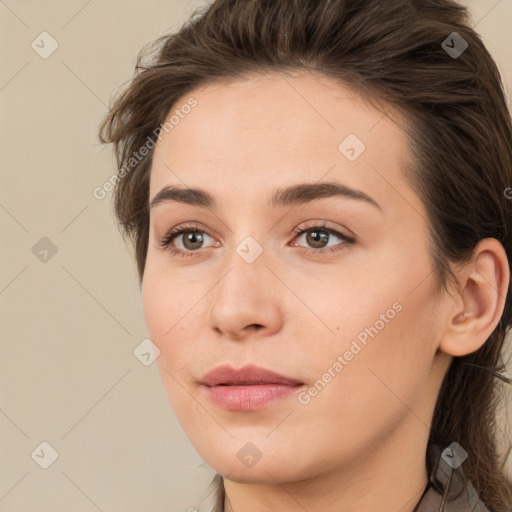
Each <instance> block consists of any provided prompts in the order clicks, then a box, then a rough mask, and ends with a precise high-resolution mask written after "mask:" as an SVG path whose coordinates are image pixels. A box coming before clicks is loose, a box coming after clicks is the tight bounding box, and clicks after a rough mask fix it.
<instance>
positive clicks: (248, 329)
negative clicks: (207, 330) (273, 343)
mask: <svg viewBox="0 0 512 512" xmlns="http://www.w3.org/2000/svg"><path fill="white" fill-rule="evenodd" d="M280 285H281V284H280V282H279V280H278V279H277V278H276V277H275V275H274V274H273V273H272V272H271V271H270V270H269V268H268V267H267V265H266V260H265V258H264V257H263V254H262V255H261V256H260V257H259V258H258V259H256V261H253V262H252V263H247V262H246V261H244V260H243V259H242V258H241V257H240V256H239V255H238V254H237V253H236V252H235V251H234V254H233V255H232V257H231V258H230V260H229V262H228V270H227V272H225V273H224V277H223V278H221V279H220V281H219V282H218V284H217V286H216V287H215V288H214V290H213V291H212V294H211V299H210V300H211V307H210V311H209V322H210V325H211V327H212V328H213V329H214V330H215V331H216V333H217V334H218V335H224V336H225V337H227V338H229V339H232V340H236V341H242V340H244V339H247V338H254V337H256V338H261V337H266V336H270V335H272V334H274V333H276V332H278V331H279V330H280V329H281V327H282V322H283V311H282V307H283V304H282V303H281V301H280V294H279V293H278V290H279V286H280ZM281 286H282V285H281ZM276 292H277V293H276Z"/></svg>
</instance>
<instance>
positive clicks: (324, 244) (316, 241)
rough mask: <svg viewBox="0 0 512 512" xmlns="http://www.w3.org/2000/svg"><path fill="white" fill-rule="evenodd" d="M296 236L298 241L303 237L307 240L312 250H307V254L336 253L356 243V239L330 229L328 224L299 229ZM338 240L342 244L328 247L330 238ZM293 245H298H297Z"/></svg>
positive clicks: (295, 232)
mask: <svg viewBox="0 0 512 512" xmlns="http://www.w3.org/2000/svg"><path fill="white" fill-rule="evenodd" d="M294 234H295V235H297V236H296V239H300V238H301V237H304V238H305V241H306V243H307V244H309V245H310V246H312V247H310V248H307V251H305V252H307V253H313V254H317V253H327V252H336V251H340V250H341V249H343V247H344V246H347V245H350V244H353V243H354V242H355V238H353V237H352V236H349V235H345V234H343V233H341V232H340V231H338V230H336V229H333V228H330V227H328V226H327V225H326V224H321V225H314V226H311V227H309V226H306V227H300V226H299V227H298V228H297V229H296V230H295V231H294ZM333 236H334V237H335V238H338V239H339V240H341V243H338V244H335V245H331V246H329V245H328V242H329V241H330V238H332V237H333ZM292 245H294V246H295V245H296V244H295V243H294V244H292Z"/></svg>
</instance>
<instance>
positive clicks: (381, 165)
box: [150, 73, 411, 199]
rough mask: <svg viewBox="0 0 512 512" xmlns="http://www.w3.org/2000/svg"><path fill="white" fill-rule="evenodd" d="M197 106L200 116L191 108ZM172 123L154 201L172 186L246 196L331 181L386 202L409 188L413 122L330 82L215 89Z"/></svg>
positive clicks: (258, 82)
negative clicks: (405, 173) (408, 127)
mask: <svg viewBox="0 0 512 512" xmlns="http://www.w3.org/2000/svg"><path fill="white" fill-rule="evenodd" d="M191 98H193V100H194V101H195V102H196V103H195V106H194V108H192V109H189V108H183V106H184V105H186V104H187V103H190V100H191ZM185 112H186V113H185ZM390 113H391V114H392V115H391V116H390V115H389V114H390ZM172 116H174V117H173V123H172V125H171V126H172V129H169V130H168V131H165V130H164V131H162V132H161V139H160V140H159V141H158V143H157V145H156V148H155V153H154V156H153V166H152V171H151V186H150V198H151V197H153V196H154V195H155V194H156V193H157V192H158V191H159V190H160V189H161V188H162V187H164V186H165V185H168V184H177V185H186V186H196V187H201V188H206V189H209V190H211V191H212V193H213V195H216V193H217V192H218V193H219V194H221V193H222V194H225V193H226V192H227V188H229V189H230V190H231V191H233V194H234V195H239V194H243V193H247V194H251V192H254V191H255V190H257V189H258V190H262V188H263V187H267V188H269V190H270V189H271V188H274V187H279V186H284V185H288V184H290V183H293V182H297V181H304V180H308V179H309V180H313V181H315V180H319V179H320V178H322V177H323V176H326V175H327V176H326V177H328V178H331V179H336V180H338V181H341V182H343V183H345V184H346V185H348V186H353V187H356V188H360V189H366V190H367V191H368V190H372V189H373V191H374V193H376V195H377V196H379V195H381V196H382V195H385V194H386V191H385V190H384V189H385V188H386V187H389V186H399V187H407V186H408V185H407V183H405V182H403V178H402V176H401V170H402V169H404V167H406V166H407V165H408V162H409V157H410V155H409V146H408V141H407V137H406V134H405V132H404V130H403V129H402V127H403V126H405V119H404V118H403V117H402V116H401V115H400V114H399V113H398V112H397V111H395V110H392V109H391V108H390V107H388V106H386V110H385V111H384V110H378V109H377V108H375V107H373V106H371V105H369V104H368V103H367V102H365V101H364V100H363V98H362V97H360V96H359V95H358V94H356V92H355V91H354V90H353V89H351V88H350V87H348V86H346V85H343V84H341V83H339V82H337V81H335V80H333V79H331V78H328V77H325V76H323V75H310V74H298V75H294V76H290V75H286V74H283V73H273V74H269V75H253V76H251V77H247V78H246V79H243V80H237V81H232V82H215V83H212V84H209V85H207V86H203V87H200V88H197V89H195V90H193V91H191V92H190V93H189V94H186V95H184V96H183V97H182V98H180V100H178V101H177V102H176V104H175V105H174V106H173V108H172V109H171V111H170V112H169V114H168V117H167V119H168V120H169V119H171V117H172ZM177 121H178V122H177ZM354 157H355V158H354ZM379 174H383V175H385V177H386V179H387V181H388V184H387V185H386V182H385V181H383V180H382V178H380V179H379ZM379 187H380V188H381V190H380V192H379V191H377V190H375V189H376V188H379ZM235 191H236V193H235ZM387 192H388V193H389V190H388V191H387ZM407 193H411V191H410V190H409V191H408V192H407ZM268 195H269V194H268ZM395 199H397V198H395Z"/></svg>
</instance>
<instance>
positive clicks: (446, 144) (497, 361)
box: [100, 0, 512, 512]
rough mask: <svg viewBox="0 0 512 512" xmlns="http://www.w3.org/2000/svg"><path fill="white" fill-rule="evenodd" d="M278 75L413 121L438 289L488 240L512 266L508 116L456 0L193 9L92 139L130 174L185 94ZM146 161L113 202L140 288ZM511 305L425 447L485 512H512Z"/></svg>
mask: <svg viewBox="0 0 512 512" xmlns="http://www.w3.org/2000/svg"><path fill="white" fill-rule="evenodd" d="M453 32H457V34H458V36H455V35H453ZM459 36H461V37H462V38H463V39H464V40H465V41H466V42H467V44H468V47H467V49H466V50H465V51H464V52H463V53H462V54H461V55H458V56H456V55H453V54H452V55H450V54H449V53H448V48H447V45H446V43H443V41H445V40H447V41H448V42H449V43H448V47H453V46H454V45H455V43H454V39H453V37H459ZM449 37H451V38H452V39H449ZM447 38H448V39H447ZM457 41H459V43H458V44H460V41H461V40H460V39H457ZM145 59H147V62H145ZM286 70H288V71H290V70H292V71H293V70H295V71H313V72H317V73H322V74H324V75H325V76H327V77H330V78H333V79H336V80H339V81H340V82H341V83H344V84H346V85H348V86H350V87H352V88H353V89H354V90H355V91H356V92H357V93H359V94H360V95H361V96H362V97H364V98H366V99H367V100H368V101H370V102H383V103H384V104H389V105H392V106H394V107H395V108H397V109H399V110H401V111H405V112H406V113H407V120H408V122H409V123H410V127H411V129H410V130H409V140H410V145H411V148H412V154H413V155H414V165H413V168H412V169H410V170H409V172H408V178H409V180H410V183H411V186H413V188H414V189H415V191H416V192H417V193H418V195H419V196H420V197H421V198H422V199H423V201H424V204H425V207H426V209H427V213H428V216H429V225H430V234H431V255H432V263H433V268H434V272H435V275H436V277H437V280H438V283H439V284H440V285H443V286H445V287H446V286H447V283H448V281H449V280H450V278H453V277H454V274H453V270H452V265H453V264H457V263H464V262H467V261H469V259H470V258H471V256H472V253H473V249H474V247H475V245H476V244H477V243H478V242H479V241H480V240H482V239H484V238H489V237H491V238H496V239H497V240H498V241H499V242H500V243H501V244H502V245H503V247H504V249H505V251H506V253H507V257H508V260H509V265H510V262H511V261H512V236H511V233H510V226H511V225H512V201H511V200H507V198H506V197H505V195H506V194H505V190H508V187H510V186H511V185H512V127H511V120H510V115H509V112H508V109H507V104H506V101H505V95H504V91H503V85H502V82H501V78H500V74H499V71H498V69H497V67H496V64H495V63H494V61H493V59H492V57H491V56H490V54H489V53H488V51H487V50H486V48H485V46H484V45H483V43H482V40H481V38H480V36H479V35H478V34H477V33H476V32H475V31H474V30H473V29H472V28H470V26H469V16H468V13H467V9H466V8H465V7H463V6H461V5H459V4H457V3H456V2H455V1H451V0H386V1H385V2H384V1H382V0H366V1H361V0H279V1H275V0H217V1H215V2H214V3H213V4H212V5H210V6H207V7H204V8H202V9H199V10H196V11H195V12H194V13H193V14H192V16H191V18H190V20H189V21H188V22H187V23H186V24H184V25H183V27H182V28H181V29H180V30H179V32H178V33H176V34H170V35H165V36H162V37H160V38H158V39H157V40H156V41H154V42H153V43H152V44H150V45H149V46H147V47H146V48H144V49H143V50H142V51H141V53H140V54H139V56H138V58H137V65H136V73H135V77H134V78H133V80H132V81H131V83H130V84H129V86H128V87H127V88H126V89H125V90H124V91H123V92H122V93H120V94H119V95H118V96H117V98H116V99H115V101H114V103H113V105H112V108H111V110H110V112H109V113H108V115H107V117H106V118H105V120H104V121H103V123H102V125H101V127H100V140H101V142H103V143H110V142H112V143H113V144H114V150H115V154H116V158H117V163H118V165H119V168H120V169H125V170H126V163H127V162H128V161H129V159H130V158H131V157H132V155H133V154H134V153H136V152H137V151H138V150H139V148H141V147H142V146H144V144H147V142H148V141H150V142H152V143H153V146H154V142H155V141H156V139H157V136H158V134H159V130H160V129H161V128H159V127H161V126H162V124H163V123H164V122H165V120H166V118H167V116H168V114H169V111H170V109H171V108H172V107H173V105H175V103H176V102H177V101H178V100H179V99H181V98H182V97H184V95H186V94H189V93H190V92H191V91H193V90H194V89H196V88H197V87H199V86H204V85H207V84H209V83H212V82H214V81H215V82H221V81H223V80H228V79H237V78H240V79H243V78H246V77H248V76H249V75H250V74H252V73H265V72H267V71H286ZM192 115H193V114H192ZM152 154H153V152H152V151H150V152H149V154H148V156H147V157H146V158H145V159H142V160H141V161H140V162H137V163H136V164H135V165H133V166H132V167H133V168H132V169H130V170H129V171H128V172H123V173H120V178H119V179H118V180H117V182H116V186H115V191H114V200H115V213H116V216H117V219H118V222H119V224H120V227H121V228H122V232H123V234H124V235H125V236H126V235H128V236H129V237H130V238H131V239H132V241H133V242H134V245H135V250H136V260H137V265H138V272H139V278H140V280H142V277H143V273H144V267H145V260H146V252H147V246H148V227H149V209H148V206H149V205H148V202H149V175H150V170H151V157H152ZM509 289H510V283H509ZM510 295H511V294H510V291H509V293H508V296H507V298H506V302H505V307H504V311H503V315H502V317H501V319H500V321H499V324H498V326H497V327H496V329H495V330H494V332H493V333H492V335H491V336H490V337H489V339H488V340H487V341H486V343H485V344H484V345H483V346H482V347H481V348H480V349H479V350H477V351H476V352H473V353H472V354H469V355H467V356H464V357H455V358H454V359H453V363H452V365H451V367H450V369H449V370H448V372H447V374H446V376H445V379H444V381H443V385H442V388H441V391H440V394H439V397H438V401H437V404H436V407H435V411H434V415H433V421H432V425H431V431H430V437H429V443H432V442H438V443H441V444H443V445H445V444H449V443H450V442H452V441H456V442H458V443H459V444H460V445H461V446H462V447H463V448H464V449H466V451H468V452H469V458H468V459H467V460H466V461H465V463H464V472H465V474H466V476H467V477H468V479H469V480H471V481H472V483H473V484H474V486H475V488H476V490H477V491H478V494H479V496H480V498H481V499H482V500H483V501H484V502H485V504H486V505H487V507H488V508H489V509H490V510H491V511H492V512H510V510H511V509H512V482H511V481H510V480H509V479H507V477H506V475H505V473H504V464H505V457H503V458H502V459H501V458H500V456H499V447H498V438H497V435H498V428H497V423H496V412H497V408H498V405H499V403H500V395H499V391H500V387H499V386H498V385H499V384H500V383H499V382H498V381H497V380H496V377H497V378H499V379H501V380H502V381H504V382H507V383H510V382H511V381H510V379H507V378H506V377H505V376H504V375H503V373H502V372H503V370H504V368H505V367H504V365H503V361H501V352H502V347H503V345H504V340H505V335H506V331H507V329H509V328H510V326H511V323H512V304H511V296H510ZM501 391H504V389H501ZM426 463H427V469H428V471H429V472H430V470H431V468H430V467H429V462H428V460H427V461H426Z"/></svg>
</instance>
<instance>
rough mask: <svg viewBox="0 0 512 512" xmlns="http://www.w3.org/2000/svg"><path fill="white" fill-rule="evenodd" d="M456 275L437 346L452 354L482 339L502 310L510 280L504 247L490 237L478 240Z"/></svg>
mask: <svg viewBox="0 0 512 512" xmlns="http://www.w3.org/2000/svg"><path fill="white" fill-rule="evenodd" d="M457 276H458V279H459V284H460V290H459V292H458V293H457V296H456V297H454V300H453V302H452V306H453V307H452V309H451V311H450V313H449V315H448V316H447V318H446V328H445V332H444V334H443V336H442V339H441V341H440V346H439V348H440V350H441V351H443V352H445V353H447V354H449V355H452V356H465V355H467V354H471V353H472V352H475V351H476V350H478V349H479V348H480V347H481V346H482V345H483V344H484V343H485V342H486V340H487V339H488V338H489V336H490V335H491V333H492V332H493V331H494V329H495V328H496V326H497V325H498V322H499V320H500V318H501V315H502V313H503V308H504V307H505V299H506V295H507V291H508V288H509V282H510V269H509V265H508V260H507V255H506V252H505V249H504V248H503V246H502V245H501V244H500V243H499V242H498V240H496V239H494V238H486V239H484V240H481V241H480V242H479V243H478V244H477V246H476V247H475V250H474V252H473V258H472V260H471V261H470V262H469V263H467V264H466V265H465V266H464V267H463V268H461V269H460V270H459V271H458V272H457Z"/></svg>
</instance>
